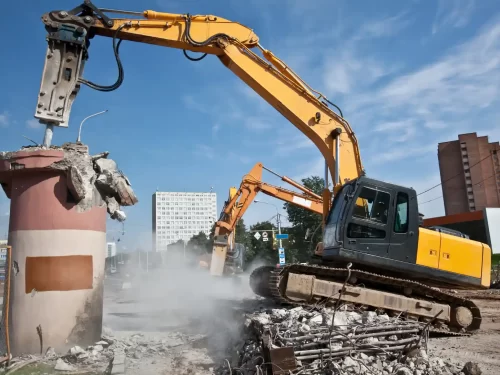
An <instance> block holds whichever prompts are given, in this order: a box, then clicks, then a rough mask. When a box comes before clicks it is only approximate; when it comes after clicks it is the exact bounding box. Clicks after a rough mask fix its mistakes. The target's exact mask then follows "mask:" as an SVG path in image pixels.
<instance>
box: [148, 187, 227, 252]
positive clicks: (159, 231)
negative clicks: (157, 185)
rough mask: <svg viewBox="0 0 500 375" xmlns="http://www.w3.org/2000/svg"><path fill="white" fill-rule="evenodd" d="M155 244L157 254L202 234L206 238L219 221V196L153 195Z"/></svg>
mask: <svg viewBox="0 0 500 375" xmlns="http://www.w3.org/2000/svg"><path fill="white" fill-rule="evenodd" d="M152 212H153V244H154V245H155V250H156V251H161V250H165V249H166V247H167V245H169V244H171V243H174V242H177V241H178V240H184V241H186V242H187V241H189V239H190V238H191V237H192V236H193V235H195V234H198V233H200V232H203V233H205V234H206V235H207V236H208V235H209V234H210V230H211V229H212V225H213V223H214V222H215V221H217V219H218V217H217V194H216V193H188V192H160V191H157V192H156V193H154V194H153V210H152Z"/></svg>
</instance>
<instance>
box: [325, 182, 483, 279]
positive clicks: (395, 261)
mask: <svg viewBox="0 0 500 375" xmlns="http://www.w3.org/2000/svg"><path fill="white" fill-rule="evenodd" d="M323 246H324V249H323V254H322V261H323V262H327V263H329V264H336V265H340V266H342V267H344V266H345V265H346V264H347V263H352V264H353V267H355V268H357V269H362V270H365V271H367V272H375V273H380V272H382V271H381V270H384V272H385V273H386V274H390V275H392V276H394V277H402V278H408V275H411V278H412V279H413V280H418V281H421V282H425V283H426V284H428V285H432V286H437V287H445V286H449V287H453V288H460V287H464V288H470V287H471V286H474V287H478V288H485V287H488V286H489V283H490V277H489V271H488V269H489V264H490V260H489V259H490V258H491V255H490V253H491V249H490V248H489V247H488V246H487V245H485V244H482V243H480V242H477V241H471V240H469V239H466V238H464V237H463V236H462V235H461V234H460V235H458V234H454V233H445V232H443V231H440V230H437V229H436V228H423V227H421V215H420V214H419V212H418V202H417V195H416V192H415V190H414V189H411V188H407V187H404V186H399V185H394V184H390V183H386V182H383V181H378V180H374V179H371V178H368V177H365V176H361V177H359V178H357V179H355V180H353V181H350V182H348V183H346V184H345V185H344V186H343V187H342V188H341V190H340V191H339V192H338V193H337V195H336V196H335V198H334V200H333V203H332V209H331V210H330V213H329V215H328V217H327V221H326V225H325V234H324V236H323ZM467 259H470V260H472V259H474V261H467ZM482 259H483V260H482Z"/></svg>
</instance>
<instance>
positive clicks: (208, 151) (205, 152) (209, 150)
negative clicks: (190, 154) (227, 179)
mask: <svg viewBox="0 0 500 375" xmlns="http://www.w3.org/2000/svg"><path fill="white" fill-rule="evenodd" d="M194 154H195V155H198V156H202V157H205V158H208V159H213V158H215V150H214V149H213V147H210V146H207V145H199V144H198V145H196V146H195V149H194Z"/></svg>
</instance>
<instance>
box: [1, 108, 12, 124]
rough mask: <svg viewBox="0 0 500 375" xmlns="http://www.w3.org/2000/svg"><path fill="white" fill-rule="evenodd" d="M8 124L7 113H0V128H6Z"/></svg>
mask: <svg viewBox="0 0 500 375" xmlns="http://www.w3.org/2000/svg"><path fill="white" fill-rule="evenodd" d="M9 124H10V119H9V113H8V112H7V111H3V112H2V113H0V127H2V128H6V127H7V126H9Z"/></svg>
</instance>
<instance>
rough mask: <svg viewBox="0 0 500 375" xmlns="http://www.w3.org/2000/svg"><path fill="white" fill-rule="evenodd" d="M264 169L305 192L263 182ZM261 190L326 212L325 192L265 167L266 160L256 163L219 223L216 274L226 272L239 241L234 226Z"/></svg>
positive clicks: (233, 191) (233, 193) (214, 259)
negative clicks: (322, 193) (225, 269)
mask: <svg viewBox="0 0 500 375" xmlns="http://www.w3.org/2000/svg"><path fill="white" fill-rule="evenodd" d="M263 170H267V171H269V172H271V173H272V174H274V175H276V176H278V177H280V178H281V180H282V181H284V182H286V183H288V184H290V185H292V186H293V187H295V188H297V189H299V190H301V191H302V193H298V192H295V191H292V190H288V189H284V188H282V187H279V186H274V185H271V184H268V183H265V182H263V181H262V171H263ZM258 193H264V194H266V195H268V196H270V197H273V198H277V199H280V200H282V201H285V202H288V203H291V204H293V205H295V206H298V207H302V208H305V209H307V210H309V211H312V212H316V213H317V214H319V215H321V214H322V213H323V199H322V197H321V196H319V195H318V194H316V193H314V192H313V191H311V190H309V189H308V188H306V187H305V186H302V185H300V184H299V183H297V182H295V181H293V180H292V179H290V178H288V177H286V176H280V175H278V174H276V173H275V172H273V171H271V170H270V169H268V168H266V167H264V166H263V165H262V163H257V164H255V165H254V167H253V168H252V169H251V170H250V172H249V173H247V174H246V175H244V176H243V178H242V181H241V184H240V187H239V188H238V189H236V188H231V189H230V194H229V199H228V200H227V201H226V202H225V205H224V207H223V208H222V212H221V215H220V218H219V220H218V221H217V223H216V224H215V232H214V233H215V235H214V248H213V251H212V261H211V263H210V272H211V274H212V275H217V276H220V275H222V273H223V271H224V266H225V263H226V258H227V254H228V250H229V249H230V248H232V247H233V246H234V245H235V238H234V230H235V228H236V224H237V223H238V221H239V220H240V219H241V218H242V217H243V215H244V214H245V212H246V211H247V209H248V207H249V206H250V205H251V204H252V202H253V201H254V199H255V197H256V196H257V194H258Z"/></svg>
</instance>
